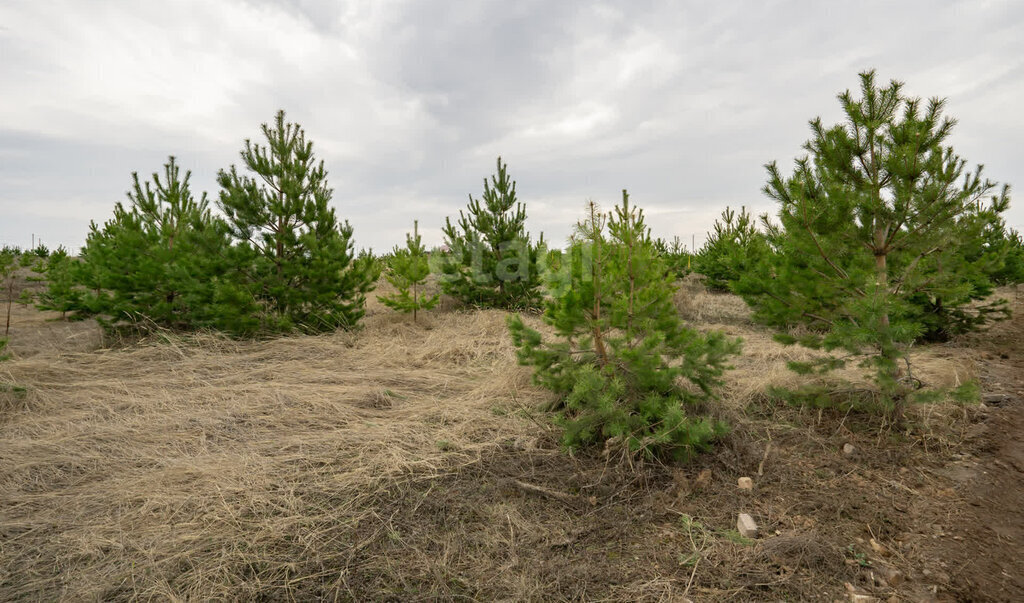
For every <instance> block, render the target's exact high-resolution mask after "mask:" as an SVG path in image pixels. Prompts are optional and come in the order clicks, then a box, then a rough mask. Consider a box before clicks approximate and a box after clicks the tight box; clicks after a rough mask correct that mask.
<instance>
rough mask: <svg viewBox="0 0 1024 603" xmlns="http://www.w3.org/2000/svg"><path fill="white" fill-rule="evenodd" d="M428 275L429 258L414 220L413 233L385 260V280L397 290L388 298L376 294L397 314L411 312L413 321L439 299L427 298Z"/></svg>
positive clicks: (418, 225) (433, 296) (418, 224)
mask: <svg viewBox="0 0 1024 603" xmlns="http://www.w3.org/2000/svg"><path fill="white" fill-rule="evenodd" d="M429 275H430V264H429V257H428V254H427V249H426V247H424V246H423V242H422V240H421V239H420V223H419V220H415V221H413V226H412V234H407V235H406V236H405V247H399V246H397V245H396V246H395V249H394V251H393V252H392V253H391V257H390V258H388V260H387V268H386V269H385V271H384V278H386V279H387V281H388V282H389V283H391V284H392V285H393V286H394V287H395V289H396V290H397V291H396V292H395V293H392V294H390V295H378V296H377V299H378V300H380V301H381V303H383V304H384V305H385V306H387V307H389V308H394V309H395V310H398V311H399V312H412V320H413V322H415V321H416V315H417V313H418V312H419V311H420V310H430V309H431V308H433V307H434V306H436V305H437V303H438V302H439V301H440V300H441V295H440V294H434V295H432V296H431V295H427V294H426V292H424V291H423V286H424V283H426V280H427V277H428V276H429Z"/></svg>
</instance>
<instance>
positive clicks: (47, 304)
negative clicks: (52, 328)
mask: <svg viewBox="0 0 1024 603" xmlns="http://www.w3.org/2000/svg"><path fill="white" fill-rule="evenodd" d="M35 270H36V272H37V273H38V274H39V278H40V280H43V281H45V282H46V289H44V290H43V291H41V292H39V293H37V294H36V295H35V305H36V308H37V309H39V310H44V311H45V310H52V311H54V312H60V317H61V318H62V319H64V318H67V314H68V312H74V311H76V310H80V309H81V308H82V299H83V295H84V292H83V291H82V289H81V287H79V286H78V283H77V282H76V278H75V259H74V258H72V257H71V256H70V255H69V254H68V250H67V249H65V248H64V247H58V248H57V249H55V250H54V251H53V252H51V253H50V254H49V255H48V256H47V258H46V261H45V262H41V263H40V264H39V266H38V267H37V268H36V269H35Z"/></svg>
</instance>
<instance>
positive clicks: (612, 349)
mask: <svg viewBox="0 0 1024 603" xmlns="http://www.w3.org/2000/svg"><path fill="white" fill-rule="evenodd" d="M553 255H555V256H557V257H556V258H554V259H555V261H554V262H553V264H552V265H551V266H550V267H549V270H548V271H547V272H546V274H545V286H546V288H547V290H548V292H549V293H550V298H549V299H548V300H547V301H546V302H545V304H544V314H543V320H544V322H545V323H547V324H548V325H550V326H551V327H552V328H553V329H554V331H555V339H554V340H552V341H545V340H544V338H543V337H542V336H541V334H540V332H538V331H537V330H535V329H532V328H530V327H528V326H527V325H526V323H524V322H523V320H522V318H521V317H520V316H510V317H509V321H508V324H509V331H510V333H511V336H512V340H513V342H514V343H515V345H516V347H517V348H519V349H518V352H517V355H518V357H519V362H520V363H521V364H524V365H529V366H532V367H533V368H534V381H535V382H536V383H537V384H539V385H542V386H544V387H547V388H549V389H551V390H553V391H554V392H556V393H557V394H558V395H559V398H560V401H561V402H562V404H563V405H564V407H563V409H562V413H561V418H560V422H561V424H562V425H563V426H564V429H565V431H564V435H563V444H564V445H565V446H567V447H569V448H570V449H572V448H578V447H583V446H587V445H593V444H601V443H603V444H604V445H605V448H606V450H608V449H612V448H616V447H618V448H620V449H622V448H624V449H626V450H629V451H631V452H640V453H642V454H645V455H648V456H651V455H657V456H664V457H672V458H677V459H683V458H686V457H688V456H689V455H690V454H692V453H693V452H696V451H699V450H703V449H704V448H706V447H707V446H708V445H709V444H710V443H711V442H712V441H713V440H714V439H715V438H717V437H719V436H720V435H721V434H722V433H723V432H724V429H725V427H724V425H723V424H721V423H720V422H718V421H715V420H713V419H710V418H706V417H700V416H696V415H697V414H698V413H700V412H701V411H702V410H704V408H703V406H704V405H705V403H707V402H708V401H709V400H711V399H712V398H713V397H714V389H715V387H716V386H718V385H719V384H720V382H721V379H720V377H721V375H722V373H723V371H724V370H725V368H726V366H725V363H726V360H727V359H728V357H729V356H730V355H733V354H736V353H737V352H738V351H739V348H740V342H739V340H733V339H728V338H726V337H725V336H723V335H722V334H721V333H709V334H701V333H698V332H697V331H695V330H693V329H690V328H687V327H686V326H684V325H683V323H682V321H681V320H680V319H679V316H678V313H677V312H676V310H675V307H674V305H673V303H672V297H673V293H674V287H673V285H672V282H673V281H674V279H673V278H671V277H670V276H669V272H668V267H667V266H666V265H665V263H664V261H663V260H662V259H661V257H660V256H659V254H658V252H657V250H656V249H655V247H654V244H653V243H652V241H651V237H650V232H649V230H648V229H647V226H646V225H645V224H644V216H643V212H642V211H639V210H637V209H636V208H634V207H632V206H631V205H630V204H629V197H628V195H627V194H626V191H623V198H622V204H621V205H619V206H617V207H616V208H615V210H614V212H612V213H610V214H602V213H601V212H600V211H599V210H598V208H597V207H596V205H595V204H594V203H591V204H590V205H589V215H588V216H587V218H586V220H585V221H583V222H581V223H579V224H578V225H577V230H576V234H575V235H574V236H573V238H572V239H571V240H570V245H569V249H568V250H567V251H566V252H564V253H562V254H553Z"/></svg>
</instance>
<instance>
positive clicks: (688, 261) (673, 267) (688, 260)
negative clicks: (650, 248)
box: [654, 237, 693, 279]
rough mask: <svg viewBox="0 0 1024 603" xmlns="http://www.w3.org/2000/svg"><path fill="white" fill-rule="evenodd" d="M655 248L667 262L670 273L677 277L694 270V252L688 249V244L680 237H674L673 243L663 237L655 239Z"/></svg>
mask: <svg viewBox="0 0 1024 603" xmlns="http://www.w3.org/2000/svg"><path fill="white" fill-rule="evenodd" d="M654 250H655V251H657V252H658V255H660V256H661V259H662V261H664V262H665V265H666V266H667V267H668V270H669V273H671V274H672V275H674V276H675V277H676V278H677V279H680V278H683V277H685V276H686V275H687V274H690V272H691V271H692V262H693V254H691V253H690V252H689V251H688V250H687V249H686V245H684V244H683V242H682V241H680V240H679V237H672V242H671V243H670V242H668V241H666V240H665V239H662V238H657V239H654Z"/></svg>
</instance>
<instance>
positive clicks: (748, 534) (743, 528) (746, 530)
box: [736, 513, 759, 539]
mask: <svg viewBox="0 0 1024 603" xmlns="http://www.w3.org/2000/svg"><path fill="white" fill-rule="evenodd" d="M736 529H737V530H739V533H740V535H741V536H743V537H744V538H751V539H753V538H757V535H758V533H759V530H758V527H757V523H755V522H754V518H753V517H751V516H750V515H747V514H746V513H740V515H739V517H737V518H736Z"/></svg>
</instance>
